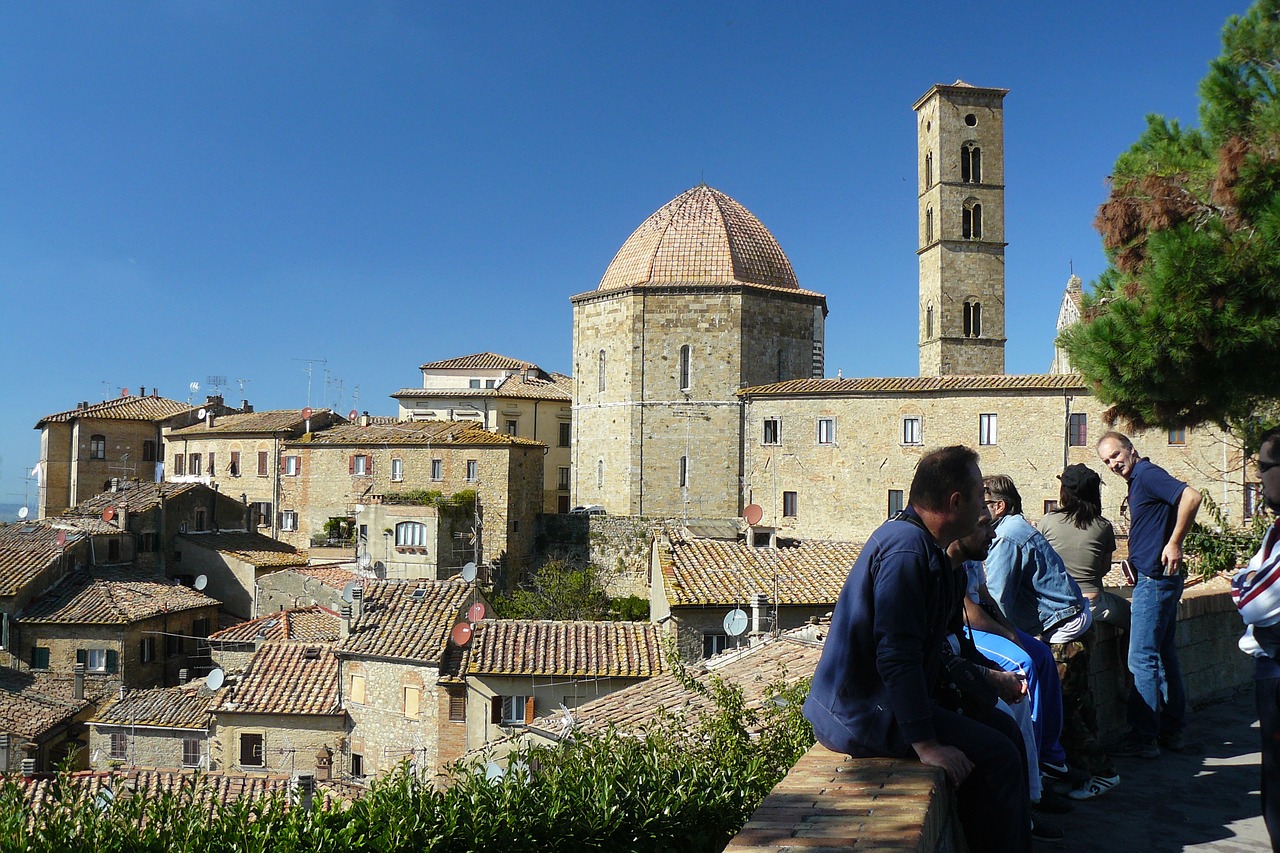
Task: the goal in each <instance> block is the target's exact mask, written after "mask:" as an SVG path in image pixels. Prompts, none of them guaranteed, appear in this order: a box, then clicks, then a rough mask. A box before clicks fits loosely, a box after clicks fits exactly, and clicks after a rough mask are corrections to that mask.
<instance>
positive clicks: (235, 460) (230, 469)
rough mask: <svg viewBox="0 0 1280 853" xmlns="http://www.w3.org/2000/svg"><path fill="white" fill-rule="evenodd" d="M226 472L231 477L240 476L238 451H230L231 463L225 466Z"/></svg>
mask: <svg viewBox="0 0 1280 853" xmlns="http://www.w3.org/2000/svg"><path fill="white" fill-rule="evenodd" d="M227 473H228V474H230V475H231V476H232V477H239V476H240V451H239V450H233V451H231V464H230V465H228V466H227Z"/></svg>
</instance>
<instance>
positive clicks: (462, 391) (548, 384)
mask: <svg viewBox="0 0 1280 853" xmlns="http://www.w3.org/2000/svg"><path fill="white" fill-rule="evenodd" d="M550 376H551V378H550V379H539V378H533V377H531V378H528V379H526V378H525V377H524V376H523V375H521V374H518V373H516V374H512V375H511V376H508V377H507V378H506V379H504V380H502V382H501V383H500V384H499V385H497V386H496V387H494V388H401V389H400V390H399V391H397V392H396V393H394V394H392V395H391V397H392V398H393V399H396V400H402V399H433V398H441V399H457V398H459V397H494V398H504V397H505V398H508V399H516V400H560V401H562V402H565V403H568V402H570V401H572V399H573V377H571V376H566V375H564V374H563V373H552V374H550Z"/></svg>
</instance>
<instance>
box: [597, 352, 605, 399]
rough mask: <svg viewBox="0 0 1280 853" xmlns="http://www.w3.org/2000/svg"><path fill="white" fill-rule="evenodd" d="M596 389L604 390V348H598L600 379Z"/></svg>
mask: <svg viewBox="0 0 1280 853" xmlns="http://www.w3.org/2000/svg"><path fill="white" fill-rule="evenodd" d="M598 385H599V388H598V390H600V391H603V390H604V350H600V381H599V383H598Z"/></svg>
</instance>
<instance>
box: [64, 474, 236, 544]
mask: <svg viewBox="0 0 1280 853" xmlns="http://www.w3.org/2000/svg"><path fill="white" fill-rule="evenodd" d="M193 489H209V487H208V486H204V485H201V484H200V483H144V482H141V481H138V480H124V481H122V482H121V483H120V490H119V491H116V492H100V493H99V494H96V495H94V496H93V497H91V498H89V499H87V500H84V501H81V502H80V503H78V504H76V505H75V506H74V507H72V508H71V509H69V510H67V511H66V512H64V513H63V514H62V515H60V516H57V518H56V519H54V520H55V521H56V520H61V519H73V518H78V517H92V516H99V517H101V515H102V511H103V510H105V509H107V508H108V507H113V508H117V509H118V508H119V507H121V506H128V507H129V511H130V512H146V511H147V510H150V509H154V508H155V507H158V506H159V505H160V499H161V498H162V497H163V498H164V499H165V500H167V501H169V500H173V499H174V498H176V497H177V496H178V495H181V494H185V493H186V492H189V491H191V490H193ZM210 491H211V490H210ZM115 532H117V533H118V532H119V530H116V531H115Z"/></svg>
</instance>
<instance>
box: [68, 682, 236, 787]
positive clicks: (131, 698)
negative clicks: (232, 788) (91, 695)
mask: <svg viewBox="0 0 1280 853" xmlns="http://www.w3.org/2000/svg"><path fill="white" fill-rule="evenodd" d="M212 701H213V691H211V690H209V689H208V688H205V687H204V686H203V685H202V684H199V683H195V684H190V685H184V686H181V687H169V688H160V689H153V690H130V691H126V692H124V693H123V695H121V696H118V697H117V698H116V699H115V700H113V701H111V702H110V703H108V704H107V705H106V706H105V707H103V708H102V709H101V710H100V711H99V712H98V713H97V714H95V715H94V716H93V718H92V719H90V720H89V756H90V766H91V767H92V768H93V769H94V770H106V769H108V768H112V767H175V768H177V767H182V768H186V769H190V770H208V769H209V726H210V721H211V717H210V714H209V706H210V704H211V703H212Z"/></svg>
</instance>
